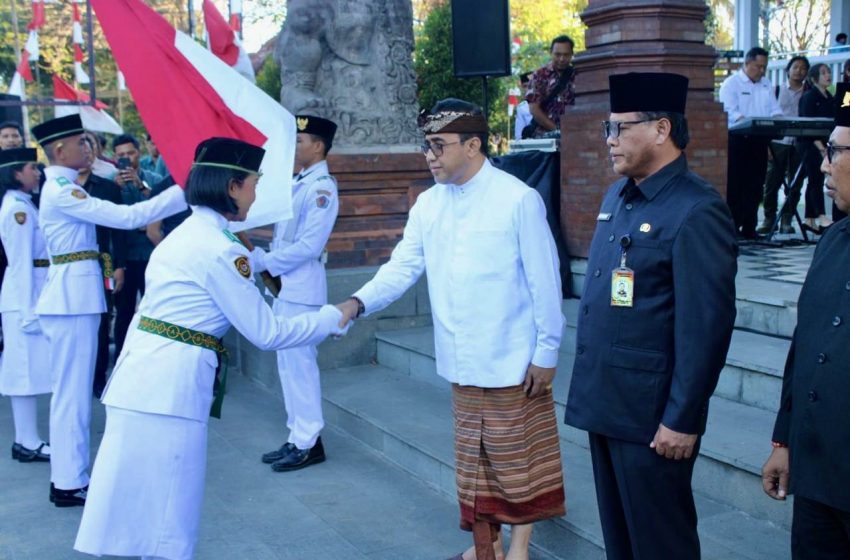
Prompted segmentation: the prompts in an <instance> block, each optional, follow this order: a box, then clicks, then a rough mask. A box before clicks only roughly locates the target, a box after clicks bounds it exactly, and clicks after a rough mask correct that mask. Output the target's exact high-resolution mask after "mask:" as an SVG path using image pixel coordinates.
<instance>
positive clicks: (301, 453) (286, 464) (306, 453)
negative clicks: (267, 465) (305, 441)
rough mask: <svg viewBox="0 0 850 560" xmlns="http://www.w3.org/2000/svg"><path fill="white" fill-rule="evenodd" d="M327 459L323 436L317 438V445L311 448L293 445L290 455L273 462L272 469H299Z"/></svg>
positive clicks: (284, 470)
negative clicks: (300, 447) (299, 447)
mask: <svg viewBox="0 0 850 560" xmlns="http://www.w3.org/2000/svg"><path fill="white" fill-rule="evenodd" d="M324 460H325V448H324V446H323V445H322V438H321V437H319V439H317V440H316V445H314V446H313V447H311V448H310V449H298V448H297V447H295V446H293V449H292V451H290V452H289V454H288V455H286V456H285V457H283V458H282V459H279V460H278V461H276V462H274V463H272V470H273V471H275V472H287V471H297V470H298V469H303V468H304V467H309V466H310V465H314V464H316V463H321V462H323V461H324Z"/></svg>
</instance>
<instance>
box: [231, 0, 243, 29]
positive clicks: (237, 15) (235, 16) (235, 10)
mask: <svg viewBox="0 0 850 560" xmlns="http://www.w3.org/2000/svg"><path fill="white" fill-rule="evenodd" d="M230 27H231V28H232V29H233V31H235V32H237V33H239V32H240V31H242V0H230Z"/></svg>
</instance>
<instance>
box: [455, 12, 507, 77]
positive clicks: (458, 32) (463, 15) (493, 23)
mask: <svg viewBox="0 0 850 560" xmlns="http://www.w3.org/2000/svg"><path fill="white" fill-rule="evenodd" d="M510 34H511V26H510V8H509V7H508V0H452V43H453V45H452V51H453V52H454V71H455V72H454V73H455V76H456V77H458V78H469V77H472V76H509V75H510V73H511V40H510Z"/></svg>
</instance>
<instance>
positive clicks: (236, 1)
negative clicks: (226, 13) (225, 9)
mask: <svg viewBox="0 0 850 560" xmlns="http://www.w3.org/2000/svg"><path fill="white" fill-rule="evenodd" d="M230 13H231V14H241V13H242V0H230Z"/></svg>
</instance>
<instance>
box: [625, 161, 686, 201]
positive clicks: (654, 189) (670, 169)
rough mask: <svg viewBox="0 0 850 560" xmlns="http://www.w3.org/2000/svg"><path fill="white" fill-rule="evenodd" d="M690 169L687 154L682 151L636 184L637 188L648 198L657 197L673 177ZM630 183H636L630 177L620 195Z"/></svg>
mask: <svg viewBox="0 0 850 560" xmlns="http://www.w3.org/2000/svg"><path fill="white" fill-rule="evenodd" d="M687 170H688V160H687V158H686V157H685V154H684V153H682V154H680V155H679V157H677V158H676V159H674V160H673V161H672V162H670V163H668V164H667V165H665V166H664V167H662V168H661V169H659V170H658V171H656V172H655V173H653V174H652V175H650V176H649V177H647V178H646V179H644V180H643V181H641V183H640V184H639V185H636V187H637V189H638V190H639V191H640V193H641V194H642V195H643V196H644V198H646V199H647V200H652V199H653V198H655V195H657V194H658V193H660V192H661V190H662V189H663V188H664V187H665V186H667V184H668V183H669V182H670V180H671V179H673V177H676V176H677V175H681V174H683V173H685V172H687ZM628 185H634V181H633V180H632V179H631V178H629V179H627V180H626V182H625V184H624V185H623V188H622V189H621V190H620V196H623V195H624V194H625V192H626V190H627V188H633V187H628Z"/></svg>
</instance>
